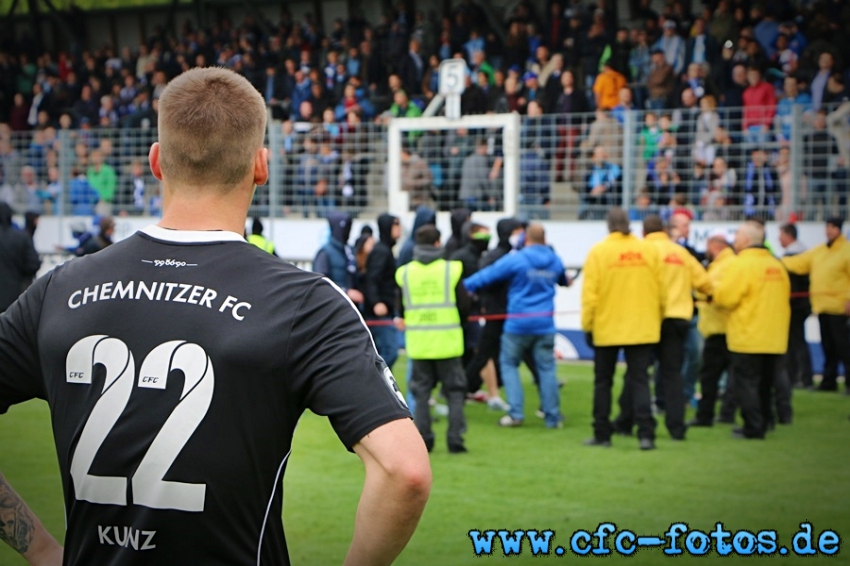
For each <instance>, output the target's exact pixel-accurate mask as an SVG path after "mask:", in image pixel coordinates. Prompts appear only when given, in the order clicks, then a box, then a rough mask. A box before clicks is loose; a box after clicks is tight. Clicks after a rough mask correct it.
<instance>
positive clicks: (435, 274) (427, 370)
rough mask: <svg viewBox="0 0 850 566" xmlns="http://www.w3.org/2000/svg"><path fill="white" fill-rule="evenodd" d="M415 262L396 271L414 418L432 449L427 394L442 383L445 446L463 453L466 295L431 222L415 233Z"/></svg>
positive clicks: (457, 264) (455, 263) (459, 270)
mask: <svg viewBox="0 0 850 566" xmlns="http://www.w3.org/2000/svg"><path fill="white" fill-rule="evenodd" d="M414 242H415V247H414V248H413V261H412V262H410V263H408V264H407V265H404V266H402V267H400V268H398V270H397V271H396V276H395V278H396V283H398V286H399V287H400V288H401V293H402V309H401V317H402V318H399V319H396V325H397V326H398V328H399V329H400V330H404V331H405V342H406V348H407V355H408V356H409V357H410V359H412V360H413V376H412V378H411V380H410V390H411V392H412V393H413V398H414V399H415V400H416V408H415V410H414V414H413V422H414V423H416V428H418V429H419V433H420V434H421V435H422V438H423V439H424V440H425V446H426V447H427V448H428V451H429V452H430V451H431V450H433V448H434V433H433V432H432V430H431V412H430V409H429V407H428V399H429V397H430V396H431V391H432V390H433V389H434V387H435V386H436V385H437V383H438V382H440V383H441V384H442V386H443V391H444V393H445V395H446V397H447V399H448V403H449V430H448V448H449V452H450V453H452V454H458V453H462V452H466V451H467V450H466V447H465V446H464V444H463V430H464V428H465V420H464V416H463V405H464V398H465V396H466V374H465V373H464V371H463V366H462V364H461V356H462V355H463V327H462V326H461V321H463V320H466V317H467V316H468V315H469V296H468V295H467V293H466V290H465V289H464V288H463V285H461V283H460V281H461V275H462V271H463V267H462V266H461V264H460V262H459V261H446V260H445V259H443V254H442V250H441V249H440V231H439V230H437V227H436V226H434V225H433V224H427V225H425V226H422V227H421V228H419V229H418V230H417V231H416V233H415V234H414Z"/></svg>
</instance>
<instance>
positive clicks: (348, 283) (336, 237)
mask: <svg viewBox="0 0 850 566" xmlns="http://www.w3.org/2000/svg"><path fill="white" fill-rule="evenodd" d="M328 224H329V225H330V228H331V237H330V238H328V241H327V243H326V244H325V245H324V246H322V247H321V248H320V249H319V251H318V252H317V253H316V258H315V259H314V260H313V271H315V272H316V273H321V274H322V275H324V276H325V277H327V278H328V279H330V280H331V281H333V282H334V283H335V284H336V285H337V287H339V288H340V289H342V290H343V291H345V292H346V293H347V294H348V298H350V299H351V300H352V301H354V302H355V303H358V304H359V303H362V302H363V294H362V293H361V292H360V291H358V290H357V289H355V282H356V278H357V262H356V260H355V258H354V252H353V251H352V249H351V246H349V245H348V238H349V236H350V235H351V215H350V214H348V213H346V212H331V213H329V214H328Z"/></svg>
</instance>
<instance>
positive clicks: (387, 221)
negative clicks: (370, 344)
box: [363, 213, 401, 369]
mask: <svg viewBox="0 0 850 566" xmlns="http://www.w3.org/2000/svg"><path fill="white" fill-rule="evenodd" d="M378 234H380V240H379V241H378V243H377V244H375V248H374V249H373V250H372V253H370V254H369V258H368V259H367V260H366V279H365V281H364V285H363V287H364V292H365V296H364V307H365V315H366V320H368V321H373V322H378V324H375V325H371V326H370V327H369V329H370V330H371V331H372V338H373V339H374V340H375V347H376V348H377V349H378V354H379V355H380V356H381V357H382V358H383V359H384V362H385V363H386V364H387V367H389V368H390V369H392V367H393V364H394V363H395V361H396V359H398V334H397V331H396V328H395V326H393V318H394V314H395V310H396V302H397V299H398V286H397V285H396V283H395V270H396V262H395V256H393V246H395V243H396V241H397V240H398V238H399V236H401V222H400V221H399V219H398V218H397V217H395V216H393V215H391V214H386V213H385V214H382V215H380V216H379V217H378Z"/></svg>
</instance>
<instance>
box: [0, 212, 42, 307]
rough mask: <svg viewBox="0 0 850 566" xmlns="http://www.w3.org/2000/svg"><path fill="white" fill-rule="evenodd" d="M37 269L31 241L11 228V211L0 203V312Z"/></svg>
mask: <svg viewBox="0 0 850 566" xmlns="http://www.w3.org/2000/svg"><path fill="white" fill-rule="evenodd" d="M39 267H41V259H40V258H39V257H38V253H37V252H36V251H35V246H34V245H33V243H32V238H30V237H29V235H27V234H26V233H25V232H22V231H20V230H17V229H16V228H13V227H12V209H11V208H10V207H9V205H8V204H6V203H0V312H3V311H5V310H6V309H7V308H9V305H11V304H12V303H14V302H15V300H16V299H17V298H18V296H19V295H20V294H21V293H22V292H23V290H24V287H25V286H26V285H27V283H29V282H30V281H31V280H32V278H33V277H34V276H35V274H36V273H37V272H38V268H39Z"/></svg>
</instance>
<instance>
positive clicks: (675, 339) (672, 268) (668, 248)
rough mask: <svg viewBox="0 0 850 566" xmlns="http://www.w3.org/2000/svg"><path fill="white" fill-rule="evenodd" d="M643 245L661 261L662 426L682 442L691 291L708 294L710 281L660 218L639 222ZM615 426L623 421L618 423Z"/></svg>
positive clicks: (626, 401)
mask: <svg viewBox="0 0 850 566" xmlns="http://www.w3.org/2000/svg"><path fill="white" fill-rule="evenodd" d="M643 235H644V239H645V241H647V242H649V243H650V244H652V245H653V246H655V249H656V251H657V252H658V258H659V260H660V261H661V288H662V289H663V290H664V292H665V293H666V297H665V299H664V305H665V306H664V315H663V319H662V321H661V339H660V341H659V343H658V352H657V355H658V362H659V374H660V376H661V380H660V387H661V388H662V389H663V391H664V396H665V399H664V400H665V411H664V423H665V425H666V426H667V431H668V432H669V433H670V437H671V438H672V439H673V440H684V439H685V432H686V430H687V427H686V426H685V404H686V400H685V396H684V387H683V383H682V367H683V364H684V361H685V360H684V358H685V341H686V340H687V338H688V332H689V330H690V326H691V318H692V317H693V312H694V300H693V291H694V290H697V291H699V292H701V293H703V294H705V295H710V294H711V291H712V285H711V281H710V280H709V278H708V274H707V273H706V271H705V269H704V268H703V266H702V265H701V264H700V263H699V262H698V261H697V260H696V259H694V257H693V256H692V255H691V254H690V253H688V251H687V250H686V249H685V248H683V247H682V246H680V245H679V244H677V243H675V242H673V241H672V240H671V239H670V235H669V234H668V233H667V232H665V231H664V223H663V222H662V220H661V217H659V216H657V215H654V214H653V215H649V216H647V217H646V218H645V219H644V221H643ZM630 385H631V383H629V382H628V380H627V381H626V385H625V387H624V388H623V394H622V396H621V398H620V399H621V402H620V404H621V406H622V407H623V416H625V417H626V420H625V423H626V424H627V426H628V430H626V431H623V432H627V433H628V434H631V419H630V418H628V415H629V413H630V412H631V411H630V407H631V405H632V403H631V402H630V401H631V399H630V397H631V391H630V389H631V388H630ZM618 421H619V422H623V420H621V419H618Z"/></svg>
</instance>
